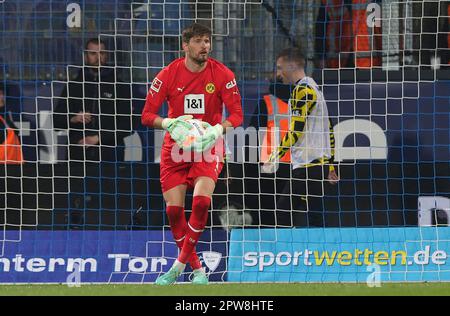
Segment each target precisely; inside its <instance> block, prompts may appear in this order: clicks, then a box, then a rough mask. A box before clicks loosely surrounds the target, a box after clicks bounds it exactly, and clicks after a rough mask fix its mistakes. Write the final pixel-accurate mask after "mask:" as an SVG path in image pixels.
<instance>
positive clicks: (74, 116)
mask: <svg viewBox="0 0 450 316" xmlns="http://www.w3.org/2000/svg"><path fill="white" fill-rule="evenodd" d="M85 49H86V50H85V55H84V59H85V66H84V67H82V68H79V72H78V74H77V77H76V78H75V79H74V80H73V81H69V83H68V84H67V88H66V89H64V90H63V92H62V94H61V96H60V99H59V102H58V104H57V106H56V108H55V110H54V127H55V128H56V129H68V130H69V143H70V146H69V160H72V161H73V160H75V161H123V152H124V150H123V149H124V141H123V139H124V138H125V137H126V136H128V135H130V132H131V130H132V123H131V122H132V116H131V113H132V111H131V101H130V94H131V93H130V88H129V85H127V84H125V83H120V80H116V79H117V78H116V74H115V69H114V67H106V64H107V61H108V57H107V56H108V55H107V52H106V50H105V44H104V43H103V42H102V41H99V40H98V39H90V40H89V41H88V42H87V44H86V47H85Z"/></svg>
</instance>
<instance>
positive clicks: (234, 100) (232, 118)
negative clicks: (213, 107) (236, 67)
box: [222, 69, 244, 127]
mask: <svg viewBox="0 0 450 316" xmlns="http://www.w3.org/2000/svg"><path fill="white" fill-rule="evenodd" d="M225 79H226V80H225V84H224V85H223V87H222V101H223V103H224V104H225V106H226V108H227V110H228V117H227V118H226V120H227V121H229V122H230V123H231V124H232V125H233V127H238V126H239V125H241V124H242V121H243V118H244V115H243V113H242V100H241V94H240V93H239V89H238V86H237V84H236V78H235V77H234V73H233V72H232V71H231V70H229V69H226V71H225Z"/></svg>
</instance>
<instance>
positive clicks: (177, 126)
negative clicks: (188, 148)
mask: <svg viewBox="0 0 450 316" xmlns="http://www.w3.org/2000/svg"><path fill="white" fill-rule="evenodd" d="M190 119H192V115H182V116H179V117H177V118H174V119H172V118H165V119H163V121H162V123H161V126H162V128H163V129H165V130H166V131H168V132H169V134H170V137H172V139H173V140H174V141H175V142H176V143H177V144H178V146H180V147H182V146H183V142H184V140H185V138H186V136H187V134H188V133H189V130H190V129H191V128H192V126H191V124H190V123H189V122H186V121H187V120H190Z"/></svg>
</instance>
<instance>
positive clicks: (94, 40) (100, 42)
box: [84, 37, 106, 50]
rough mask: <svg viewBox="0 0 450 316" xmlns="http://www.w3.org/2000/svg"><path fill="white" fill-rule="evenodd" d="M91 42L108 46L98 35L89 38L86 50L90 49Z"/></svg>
mask: <svg viewBox="0 0 450 316" xmlns="http://www.w3.org/2000/svg"><path fill="white" fill-rule="evenodd" d="M89 44H95V45H99V46H100V45H102V44H103V45H104V46H105V47H106V44H105V42H104V41H102V40H101V39H98V38H96V37H94V38H90V39H88V41H87V42H86V45H85V46H84V49H85V50H87V49H88V46H89Z"/></svg>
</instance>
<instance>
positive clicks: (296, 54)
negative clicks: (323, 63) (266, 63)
mask: <svg viewBox="0 0 450 316" xmlns="http://www.w3.org/2000/svg"><path fill="white" fill-rule="evenodd" d="M279 58H284V59H286V60H287V61H292V62H295V63H296V64H297V65H298V66H300V67H302V68H305V66H306V58H305V55H304V54H303V53H302V51H301V50H300V48H298V47H288V48H285V49H283V50H282V51H281V52H279V53H278V56H277V60H278V59H279Z"/></svg>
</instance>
